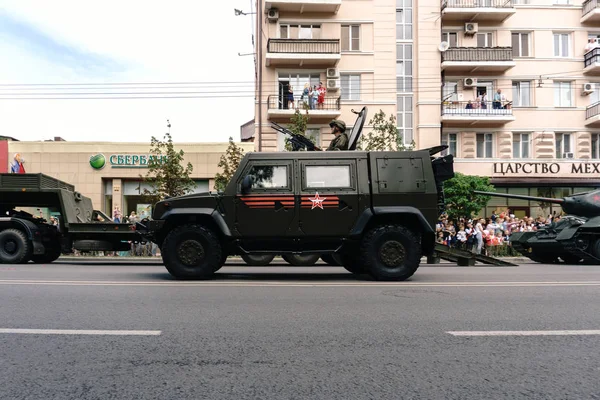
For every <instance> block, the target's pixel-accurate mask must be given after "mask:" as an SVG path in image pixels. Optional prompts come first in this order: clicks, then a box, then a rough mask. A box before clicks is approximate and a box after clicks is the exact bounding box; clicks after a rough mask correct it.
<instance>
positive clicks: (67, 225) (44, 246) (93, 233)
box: [0, 174, 142, 264]
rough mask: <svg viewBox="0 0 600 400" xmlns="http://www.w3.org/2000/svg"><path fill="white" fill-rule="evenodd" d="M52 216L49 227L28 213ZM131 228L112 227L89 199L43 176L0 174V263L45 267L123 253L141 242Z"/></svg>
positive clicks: (71, 188) (132, 227) (121, 225)
mask: <svg viewBox="0 0 600 400" xmlns="http://www.w3.org/2000/svg"><path fill="white" fill-rule="evenodd" d="M36 207H40V208H42V207H43V208H48V209H50V210H52V211H53V212H54V213H56V214H57V215H58V216H59V217H58V221H59V224H58V225H52V224H50V223H48V221H46V220H45V219H43V218H41V217H39V216H36V215H33V214H31V213H30V212H28V211H26V210H29V211H31V210H32V209H35V208H36ZM134 229H135V225H133V224H116V223H114V222H113V221H112V220H111V219H110V218H109V217H108V216H107V215H105V214H104V213H102V212H101V211H98V210H94V209H93V206H92V201H91V199H90V198H89V197H86V196H83V195H82V194H81V193H80V192H77V191H76V190H75V187H74V186H73V185H71V184H69V183H66V182H63V181H61V180H58V179H55V178H53V177H51V176H48V175H44V174H0V264H19V263H26V262H29V261H33V262H35V263H50V262H52V261H54V260H56V259H57V258H58V257H60V255H61V253H70V252H71V251H72V249H76V250H80V251H102V250H103V251H118V250H129V248H130V245H129V243H128V242H129V241H140V240H141V239H142V238H141V237H140V236H139V235H138V234H137V233H136V232H135V230H134Z"/></svg>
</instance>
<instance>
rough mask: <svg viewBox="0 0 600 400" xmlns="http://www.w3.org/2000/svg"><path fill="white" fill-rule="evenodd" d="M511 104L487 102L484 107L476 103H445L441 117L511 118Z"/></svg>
mask: <svg viewBox="0 0 600 400" xmlns="http://www.w3.org/2000/svg"><path fill="white" fill-rule="evenodd" d="M511 103H512V102H510V101H508V102H507V101H504V102H498V103H496V102H494V101H493V100H488V101H487V103H485V105H484V104H479V103H477V102H476V101H445V102H444V103H442V115H457V116H462V117H481V118H490V117H491V118H493V117H502V116H512V115H513V113H512V108H511Z"/></svg>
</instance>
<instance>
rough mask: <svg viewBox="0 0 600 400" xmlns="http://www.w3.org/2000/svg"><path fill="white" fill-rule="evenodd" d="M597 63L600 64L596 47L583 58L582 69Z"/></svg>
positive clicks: (599, 54)
mask: <svg viewBox="0 0 600 400" xmlns="http://www.w3.org/2000/svg"><path fill="white" fill-rule="evenodd" d="M597 62H600V48H598V47H597V48H595V49H592V50H590V51H588V52H587V53H585V55H584V56H583V66H584V68H585V67H589V66H590V65H592V64H595V63H597Z"/></svg>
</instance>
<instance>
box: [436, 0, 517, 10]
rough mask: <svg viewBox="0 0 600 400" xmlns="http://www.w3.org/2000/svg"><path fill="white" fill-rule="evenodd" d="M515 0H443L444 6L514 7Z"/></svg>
mask: <svg viewBox="0 0 600 400" xmlns="http://www.w3.org/2000/svg"><path fill="white" fill-rule="evenodd" d="M513 6H514V1H513V0H443V1H442V10H443V9H444V8H512V7H513Z"/></svg>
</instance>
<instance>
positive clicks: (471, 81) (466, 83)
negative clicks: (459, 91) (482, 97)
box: [463, 78, 477, 87]
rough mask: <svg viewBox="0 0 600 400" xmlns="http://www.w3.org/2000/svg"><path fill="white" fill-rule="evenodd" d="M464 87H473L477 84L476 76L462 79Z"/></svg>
mask: <svg viewBox="0 0 600 400" xmlns="http://www.w3.org/2000/svg"><path fill="white" fill-rule="evenodd" d="M463 86H464V87H473V86H477V78H465V79H464V80H463Z"/></svg>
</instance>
